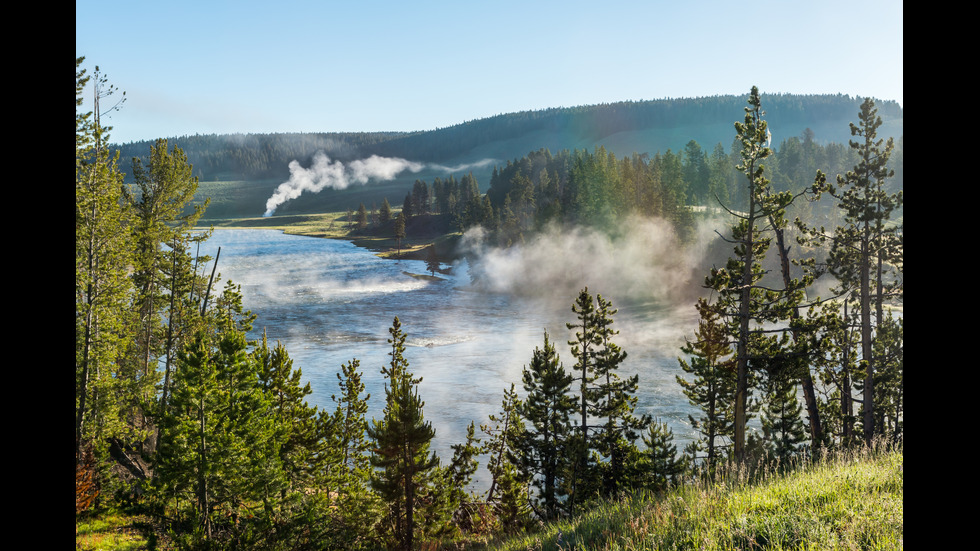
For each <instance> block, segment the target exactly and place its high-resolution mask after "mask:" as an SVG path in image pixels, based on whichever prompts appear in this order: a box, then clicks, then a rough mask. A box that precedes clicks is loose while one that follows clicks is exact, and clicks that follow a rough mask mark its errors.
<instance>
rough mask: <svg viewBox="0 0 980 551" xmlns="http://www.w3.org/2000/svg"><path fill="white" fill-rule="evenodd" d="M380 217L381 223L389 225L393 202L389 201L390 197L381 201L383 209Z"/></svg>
mask: <svg viewBox="0 0 980 551" xmlns="http://www.w3.org/2000/svg"><path fill="white" fill-rule="evenodd" d="M378 216H379V219H380V220H381V225H382V226H384V225H387V224H388V222H389V221H390V220H391V203H389V202H388V198H387V197H385V200H384V201H383V202H382V203H381V211H380V213H379V215H378Z"/></svg>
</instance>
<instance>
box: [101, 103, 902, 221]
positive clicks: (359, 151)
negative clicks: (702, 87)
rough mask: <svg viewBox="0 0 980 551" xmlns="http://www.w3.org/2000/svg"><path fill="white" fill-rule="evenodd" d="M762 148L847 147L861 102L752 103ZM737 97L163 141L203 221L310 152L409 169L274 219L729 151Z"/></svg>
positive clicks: (889, 117)
mask: <svg viewBox="0 0 980 551" xmlns="http://www.w3.org/2000/svg"><path fill="white" fill-rule="evenodd" d="M763 101H764V104H763V105H764V107H765V110H766V118H767V120H768V121H769V126H770V128H771V129H772V131H773V144H774V146H776V145H778V144H779V143H780V142H781V141H783V140H785V139H788V138H790V137H799V136H800V135H801V134H802V133H803V132H804V130H806V129H808V128H809V129H810V130H812V132H813V136H814V139H815V141H816V142H818V143H822V144H826V143H831V142H837V143H847V141H848V140H849V139H850V132H849V127H848V124H849V123H850V122H856V120H857V113H858V111H859V110H860V103H861V101H862V98H855V97H851V96H847V95H842V94H838V95H792V94H779V95H769V96H764V97H763ZM744 105H745V98H744V97H743V96H736V95H727V96H712V97H705V98H681V99H662V100H650V101H636V102H632V101H631V102H619V103H610V104H602V105H590V106H580V107H568V108H565V107H561V108H552V109H545V110H538V111H524V112H520V113H510V114H501V115H497V116H494V117H488V118H485V119H479V120H473V121H467V122H463V123H460V124H457V125H454V126H450V127H446V128H438V129H435V130H428V131H418V132H370V133H368V132H364V133H356V132H355V133H315V134H314V133H307V134H289V133H283V134H235V135H196V136H182V137H171V138H169V142H170V145H171V146H176V147H180V148H181V149H183V150H184V152H185V153H186V154H187V156H188V160H189V161H190V163H191V164H192V165H193V166H194V174H195V175H196V176H197V177H198V178H199V179H200V180H201V185H200V188H199V190H198V198H199V199H200V198H203V197H211V199H212V202H211V206H210V207H209V208H208V212H207V214H206V216H207V217H208V218H210V219H221V218H237V217H254V216H261V215H262V213H263V212H264V211H265V204H266V200H267V199H268V198H269V197H270V196H271V195H272V193H273V191H274V190H275V189H276V187H277V186H278V185H279V184H280V183H282V182H285V181H286V180H288V179H289V178H290V169H289V165H290V163H291V162H293V161H296V162H297V163H298V166H300V167H304V168H305V167H310V166H311V164H312V163H313V159H314V155H316V154H317V152H323V153H325V154H326V155H327V156H328V157H329V158H330V160H331V161H333V162H341V163H350V162H352V161H356V160H358V159H364V158H368V157H370V156H372V155H377V156H381V157H396V158H400V159H406V160H408V161H411V162H413V163H417V165H416V167H417V168H418V170H417V171H409V170H405V171H402V172H400V173H398V174H397V175H396V176H395V177H393V178H392V179H389V180H386V181H383V182H380V183H370V184H369V185H352V186H349V187H347V188H346V189H344V190H334V189H325V190H323V191H321V192H320V193H316V194H304V195H302V196H300V197H298V198H296V199H293V200H291V201H288V202H286V203H284V204H282V205H281V207H280V208H278V209H277V210H276V214H277V215H289V214H293V215H295V214H308V213H315V212H336V211H344V210H346V209H356V208H357V207H358V205H359V204H361V203H363V204H364V205H366V206H367V207H368V208H370V207H371V206H372V205H380V203H381V202H382V201H383V200H384V199H385V198H387V199H388V200H389V202H390V203H391V204H392V205H395V206H400V205H401V203H402V200H403V199H404V197H405V195H406V194H407V193H408V192H409V191H410V190H411V187H412V184H413V182H414V181H415V180H416V179H421V180H425V181H428V182H431V181H432V180H433V179H435V178H437V177H438V178H446V177H448V176H449V175H450V174H454V175H455V176H456V177H457V178H459V177H460V176H462V175H463V174H465V173H468V172H472V173H473V174H474V176H476V178H477V181H478V183H479V185H480V188H481V191H486V189H487V187H488V186H489V182H490V175H491V174H492V172H493V170H494V167H495V166H501V167H502V166H504V165H505V164H506V163H507V162H508V161H512V160H515V159H517V158H520V157H522V156H524V155H526V154H527V153H528V152H530V151H536V150H538V149H541V148H546V149H549V150H550V151H561V150H564V149H569V150H574V149H586V150H592V149H593V148H595V147H598V146H603V147H605V148H606V149H607V150H608V151H611V152H613V153H615V154H616V155H617V156H620V157H622V156H628V155H632V154H633V153H641V154H642V153H647V154H649V155H651V156H652V155H654V154H656V153H657V152H665V151H667V150H672V151H674V152H679V151H680V150H681V149H682V148H683V147H684V145H685V144H687V143H688V142H689V141H691V140H695V141H697V142H698V143H699V144H700V145H701V146H702V147H703V148H705V149H707V150H710V149H711V148H713V147H714V146H715V145H716V144H721V145H722V146H723V147H724V148H725V149H726V150H729V149H730V147H731V145H732V141H733V139H734V136H735V133H734V128H733V123H734V122H735V121H736V120H740V119H741V115H742V109H743V107H744ZM878 108H879V112H880V114H881V116H882V119H883V120H884V125H883V127H882V128H881V130H880V131H879V136H880V137H888V136H891V137H895V138H898V137H900V136H902V134H903V116H904V115H903V110H902V108H901V107H900V106H899V105H898V104H897V103H896V102H894V101H880V102H878ZM150 145H152V142H150V141H143V142H133V143H128V144H123V145H117V146H116V147H118V148H119V150H120V153H121V155H120V158H121V160H122V165H123V167H122V169H123V171H124V172H127V173H129V172H130V171H129V170H128V167H127V164H128V160H129V159H132V157H136V156H140V157H142V156H145V155H147V154H148V153H149V148H150Z"/></svg>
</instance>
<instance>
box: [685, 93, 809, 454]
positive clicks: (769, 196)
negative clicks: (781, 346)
mask: <svg viewBox="0 0 980 551" xmlns="http://www.w3.org/2000/svg"><path fill="white" fill-rule="evenodd" d="M748 103H749V106H748V107H746V108H745V119H744V122H741V123H739V122H736V123H735V129H736V132H737V136H738V140H739V141H740V142H741V156H742V163H741V164H740V165H739V166H738V169H739V170H740V171H741V172H742V173H743V174H745V176H746V195H747V197H748V204H747V206H746V208H745V211H744V212H734V211H730V212H731V213H732V215H733V216H734V217H735V219H736V221H735V224H734V225H733V226H732V230H731V231H732V235H731V237H730V238H729V241H730V242H731V243H732V244H733V245H734V253H735V254H734V256H733V257H731V258H729V260H728V262H727V263H726V265H725V267H723V268H716V269H712V270H711V273H710V275H709V276H708V277H707V278H705V287H707V288H709V289H712V290H713V291H714V292H716V293H717V294H718V300H717V302H716V304H717V305H718V307H719V308H720V310H719V312H720V313H721V315H722V316H723V317H724V318H725V319H726V321H727V323H728V333H729V335H730V336H731V338H732V340H733V341H734V344H735V358H734V360H735V372H736V387H735V406H734V410H735V437H734V448H735V450H734V452H735V459H736V460H738V461H743V460H744V459H745V458H746V427H747V423H748V418H749V413H750V404H749V394H750V392H751V385H750V382H751V380H752V377H753V375H754V374H753V373H752V371H758V370H759V369H760V367H759V366H758V365H756V364H757V363H758V361H759V360H760V359H762V358H767V357H769V356H771V355H772V353H773V350H774V349H775V341H776V340H779V341H780V342H783V341H782V340H780V339H778V337H777V336H774V335H771V334H769V333H768V331H769V330H768V329H763V328H762V326H763V324H766V323H775V322H778V321H781V320H787V319H789V317H790V316H791V312H792V311H793V308H794V307H795V305H797V304H799V298H800V296H801V295H802V289H800V288H791V289H775V288H769V287H766V286H763V285H761V284H760V280H761V279H762V277H763V275H764V274H765V271H764V269H763V267H762V262H763V260H764V259H765V255H766V252H767V251H768V250H769V248H770V244H771V241H772V238H771V237H770V236H769V234H768V233H767V232H768V231H771V230H772V226H771V222H772V220H773V219H781V218H782V216H783V213H784V211H785V208H786V206H787V205H788V204H789V203H790V201H791V199H792V196H791V195H790V194H789V193H772V190H771V188H770V185H769V180H768V178H766V176H765V170H766V167H765V164H764V163H763V161H764V160H765V159H766V158H767V157H769V156H770V155H771V154H772V150H771V149H770V148H769V146H768V141H769V138H768V135H769V134H768V124H767V123H766V121H765V120H763V118H762V116H763V115H764V112H763V111H762V101H761V99H760V97H759V90H758V88H757V87H755V86H753V87H752V90H751V93H750V94H749V99H748Z"/></svg>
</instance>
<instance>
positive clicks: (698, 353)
mask: <svg viewBox="0 0 980 551" xmlns="http://www.w3.org/2000/svg"><path fill="white" fill-rule="evenodd" d="M697 309H698V313H699V314H700V317H701V319H700V320H699V321H698V329H697V331H696V332H695V340H694V341H693V342H691V341H688V342H687V344H686V345H684V346H683V347H681V351H682V352H684V353H685V354H688V355H689V356H690V360H689V361H685V360H684V359H682V358H679V359H678V361H679V362H680V366H681V369H682V370H683V371H684V373H686V374H688V375H691V376H693V380H690V381H688V380H686V379H685V378H683V377H681V376H677V383H678V384H679V385H681V388H682V389H683V391H684V394H685V395H686V396H687V398H688V401H689V402H690V403H691V405H693V406H696V407H698V408H700V409H701V411H702V415H701V416H700V417H699V418H697V419H695V418H694V416H693V415H689V416H688V419H690V421H691V426H692V427H694V429H695V430H697V431H698V432H699V433H700V434H701V440H702V441H703V442H704V444H705V447H706V450H707V456H706V457H705V466H706V467H707V469H708V470H709V471H710V470H711V469H712V467H713V466H714V465H715V461H716V460H717V459H718V458H719V457H721V456H722V452H721V451H720V448H721V447H722V446H723V444H721V443H720V442H723V441H724V440H725V439H731V438H732V437H733V436H734V426H735V419H734V405H735V369H734V367H735V366H734V363H733V361H732V357H731V355H732V349H731V346H730V345H729V343H728V334H727V332H726V330H725V327H724V326H723V325H722V323H721V320H720V316H719V313H718V311H717V309H716V308H715V307H713V306H712V305H711V304H709V303H708V301H707V300H706V299H699V300H698V304H697Z"/></svg>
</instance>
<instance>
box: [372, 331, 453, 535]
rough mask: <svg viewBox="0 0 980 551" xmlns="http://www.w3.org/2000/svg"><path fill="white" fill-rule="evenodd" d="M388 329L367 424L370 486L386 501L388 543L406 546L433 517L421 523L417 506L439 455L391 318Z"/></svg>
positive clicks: (426, 491)
mask: <svg viewBox="0 0 980 551" xmlns="http://www.w3.org/2000/svg"><path fill="white" fill-rule="evenodd" d="M388 332H389V333H390V335H391V338H390V339H388V343H389V344H391V353H390V356H391V363H390V364H389V365H388V366H387V367H384V368H382V370H381V372H382V374H383V375H384V376H385V378H386V379H387V382H386V383H385V408H384V415H383V417H382V419H381V420H376V419H375V420H372V422H371V425H370V426H369V427H368V436H369V437H370V438H371V440H372V441H373V443H374V444H373V445H374V453H373V455H372V456H371V465H372V466H373V467H374V468H375V472H374V473H373V474H372V475H371V487H372V488H373V489H374V490H375V491H376V492H377V493H378V494H379V495H380V496H381V498H382V499H383V500H384V501H385V502H386V503H387V505H388V516H389V520H390V528H391V532H392V544H393V545H394V546H395V548H397V549H402V550H405V551H408V550H411V549H413V547H414V545H415V543H416V541H418V539H419V537H420V536H422V527H423V526H424V525H425V523H426V522H431V521H434V520H435V519H425V522H421V521H420V519H419V518H418V508H419V506H420V503H421V502H422V501H423V500H424V499H426V498H427V497H428V494H430V493H431V492H432V489H431V488H430V484H431V483H432V480H433V474H434V473H435V472H437V467H438V466H439V459H438V457H437V456H436V454H435V452H430V451H429V446H430V444H431V442H432V439H433V438H434V437H435V429H433V428H432V424H431V423H429V422H427V421H425V419H424V418H423V415H422V408H423V406H424V405H425V404H424V402H423V401H422V399H421V398H420V397H419V395H418V388H417V387H418V384H419V383H420V382H421V379H420V378H415V377H414V376H413V375H412V373H411V372H409V371H408V361H407V360H406V359H405V357H404V351H405V334H404V333H403V332H402V330H401V322H400V321H399V320H398V318H397V317H396V318H395V319H394V323H393V324H392V326H391V328H390V329H389V330H388Z"/></svg>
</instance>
